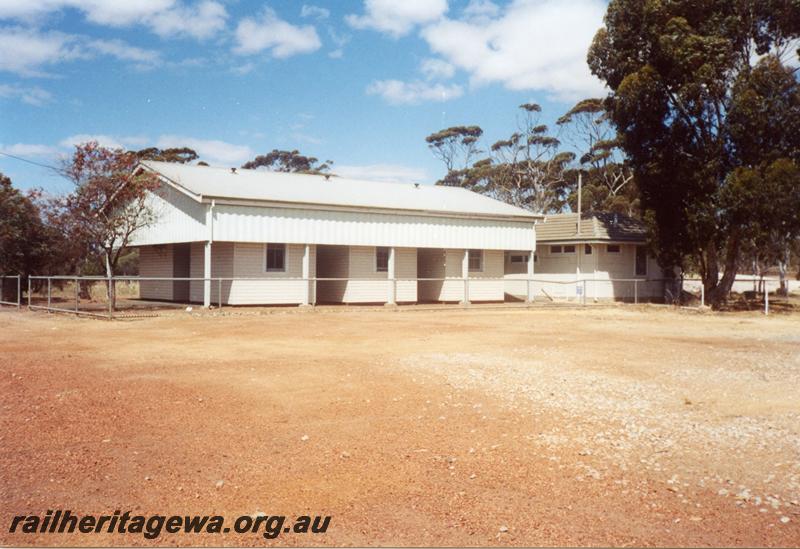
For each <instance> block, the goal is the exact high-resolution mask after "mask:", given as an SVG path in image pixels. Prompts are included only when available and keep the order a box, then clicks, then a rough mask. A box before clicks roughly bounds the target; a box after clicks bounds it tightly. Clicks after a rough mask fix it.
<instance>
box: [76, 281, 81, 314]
mask: <svg viewBox="0 0 800 549" xmlns="http://www.w3.org/2000/svg"><path fill="white" fill-rule="evenodd" d="M80 300H81V281H80V280H78V277H77V276H76V277H75V314H78V309H79V308H80Z"/></svg>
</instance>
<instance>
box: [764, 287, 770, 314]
mask: <svg viewBox="0 0 800 549" xmlns="http://www.w3.org/2000/svg"><path fill="white" fill-rule="evenodd" d="M768 315H769V286H768V285H767V281H766V280H765V281H764V316H768Z"/></svg>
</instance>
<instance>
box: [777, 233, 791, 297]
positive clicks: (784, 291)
mask: <svg viewBox="0 0 800 549" xmlns="http://www.w3.org/2000/svg"><path fill="white" fill-rule="evenodd" d="M788 268H789V244H788V243H787V244H786V246H785V247H784V249H783V257H782V258H780V259H779V260H778V274H779V276H780V279H781V286H780V288H779V289H778V295H782V296H787V295H789V287H788V285H787V284H786V271H787V269H788Z"/></svg>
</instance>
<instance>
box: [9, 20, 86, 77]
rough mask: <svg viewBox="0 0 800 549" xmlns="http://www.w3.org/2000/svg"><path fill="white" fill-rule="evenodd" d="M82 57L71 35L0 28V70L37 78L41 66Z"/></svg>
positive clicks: (17, 28) (16, 28)
mask: <svg viewBox="0 0 800 549" xmlns="http://www.w3.org/2000/svg"><path fill="white" fill-rule="evenodd" d="M79 57H85V54H83V53H82V52H81V50H80V48H78V47H77V46H76V39H75V37H73V36H70V35H67V34H64V33H60V32H48V33H40V32H38V31H36V30H32V29H23V28H20V27H5V28H0V71H8V72H14V73H17V74H21V75H23V76H37V75H41V71H40V68H41V67H42V66H43V65H48V64H53V63H58V62H61V61H69V60H73V59H77V58H79Z"/></svg>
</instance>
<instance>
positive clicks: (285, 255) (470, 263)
mask: <svg viewBox="0 0 800 549" xmlns="http://www.w3.org/2000/svg"><path fill="white" fill-rule="evenodd" d="M137 169H140V170H147V171H151V172H153V173H155V174H156V175H157V176H158V177H159V178H160V180H161V182H162V183H163V185H162V187H161V190H160V192H158V193H156V194H153V196H152V197H151V204H152V207H153V210H154V213H155V214H156V219H157V222H156V223H155V224H153V225H152V226H150V227H148V228H146V229H144V230H142V231H140V232H138V233H137V234H136V236H135V241H134V242H133V245H134V246H137V247H139V250H140V272H139V274H140V276H141V277H143V278H147V277H151V278H158V277H164V278H193V279H203V280H191V281H159V280H142V282H141V285H140V297H142V298H143V299H154V300H169V301H180V302H187V301H191V302H199V303H203V304H204V305H206V306H209V305H210V304H212V303H217V302H219V301H220V300H221V302H222V303H225V304H231V305H263V304H309V303H415V302H431V301H503V299H504V294H505V285H504V277H505V258H506V255H507V252H508V253H512V252H513V254H514V255H515V256H516V257H525V258H526V259H525V262H524V272H525V275H526V277H532V276H533V274H534V252H535V250H536V229H535V224H536V222H537V221H538V220H541V219H542V217H543V216H540V215H537V214H534V213H531V212H529V211H527V210H523V209H520V208H516V207H514V206H510V205H508V204H504V203H502V202H499V201H496V200H493V199H491V198H488V197H486V196H482V195H479V194H476V193H473V192H471V191H468V190H465V189H461V188H454V187H437V186H430V185H417V184H400V183H380V182H370V181H357V180H352V179H346V178H340V177H335V176H331V177H327V176H322V175H300V174H287V173H274V172H262V171H253V170H242V169H223V168H212V167H208V166H190V165H183V164H172V163H164V162H151V161H146V162H142V163H141V164H140V166H139V167H138V168H137ZM212 278H213V279H222V280H221V281H219V280H214V281H213V283H212V281H211V280H210V279H212ZM526 297H527V298H530V297H531V293H530V290H528V292H527V294H526Z"/></svg>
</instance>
